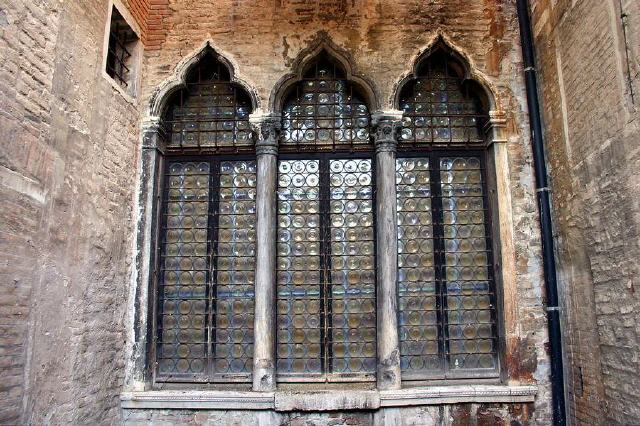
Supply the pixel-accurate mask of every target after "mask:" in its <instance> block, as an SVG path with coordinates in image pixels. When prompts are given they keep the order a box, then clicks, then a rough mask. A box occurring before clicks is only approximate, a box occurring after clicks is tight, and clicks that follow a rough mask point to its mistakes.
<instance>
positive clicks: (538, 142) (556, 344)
mask: <svg viewBox="0 0 640 426" xmlns="http://www.w3.org/2000/svg"><path fill="white" fill-rule="evenodd" d="M516 4H517V9H518V23H519V24H520V41H521V43H522V57H523V60H524V76H525V84H526V89H527V105H528V107H529V124H530V127H531V138H532V142H531V143H532V148H533V164H534V169H535V180H536V193H537V195H538V207H539V210H540V228H541V231H542V260H543V268H544V281H545V289H546V295H547V308H546V309H547V320H548V323H549V324H548V325H549V345H550V348H549V350H550V356H551V390H552V404H553V422H554V425H565V424H566V412H565V399H564V377H563V366H562V335H561V332H560V308H559V306H558V282H557V277H556V262H555V258H554V247H553V233H552V226H551V206H550V202H549V184H548V179H547V166H546V162H545V151H544V142H543V140H542V122H541V117H540V103H539V99H538V81H537V77H536V68H535V57H534V46H533V36H532V34H531V20H530V18H529V2H528V0H516Z"/></svg>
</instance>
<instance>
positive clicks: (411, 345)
mask: <svg viewBox="0 0 640 426" xmlns="http://www.w3.org/2000/svg"><path fill="white" fill-rule="evenodd" d="M396 191H397V212H398V213H397V214H398V290H399V325H400V333H399V337H400V352H401V368H402V371H403V377H404V378H405V379H408V380H410V379H423V378H427V377H442V376H443V375H444V376H446V375H447V374H449V373H450V372H453V371H458V372H463V374H464V372H465V371H469V370H480V371H482V370H484V371H489V372H491V371H495V370H496V367H497V361H496V357H497V355H496V354H497V343H496V325H495V304H494V302H493V300H494V298H495V292H494V285H493V279H492V276H491V275H492V274H491V267H490V264H491V263H490V262H491V259H490V255H491V252H490V245H489V244H488V242H487V218H486V215H485V207H484V198H483V197H484V183H483V177H482V168H481V162H480V159H479V158H478V157H474V156H463V157H454V156H444V155H443V154H441V153H440V154H433V155H432V156H431V157H426V156H425V157H414V158H398V159H397V161H396Z"/></svg>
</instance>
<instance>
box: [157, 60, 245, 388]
mask: <svg viewBox="0 0 640 426" xmlns="http://www.w3.org/2000/svg"><path fill="white" fill-rule="evenodd" d="M248 99H249V98H248V95H247V94H246V93H243V92H242V90H241V89H240V88H239V87H237V86H235V85H234V84H232V83H230V82H229V74H228V72H227V71H226V69H225V68H224V66H223V65H222V64H220V63H219V62H218V61H217V60H216V58H215V57H213V55H212V54H208V55H207V56H205V57H204V58H203V60H202V61H201V62H200V63H199V64H198V65H197V66H196V67H195V68H194V69H193V70H191V71H190V73H189V75H188V77H187V85H186V87H185V88H184V89H182V90H181V91H179V92H178V93H176V94H175V95H174V98H173V99H172V101H171V102H170V105H169V107H168V109H167V112H166V120H165V123H167V125H168V133H167V134H168V146H167V149H166V150H167V160H166V169H165V178H164V186H163V190H162V208H161V211H162V217H161V224H160V238H159V247H158V250H159V252H158V273H157V295H158V296H157V302H156V316H155V320H156V326H155V334H154V339H155V360H156V366H155V369H154V373H155V381H156V382H216V383H224V382H250V380H251V370H252V359H253V340H254V337H253V318H254V305H253V303H254V281H255V276H254V275H255V249H256V247H255V239H256V236H255V223H256V215H255V208H256V206H255V196H256V160H255V153H254V150H253V146H252V144H250V143H248V142H246V143H245V139H244V136H243V135H245V134H247V138H248V139H250V137H249V136H248V132H249V131H248V130H245V129H248V121H247V120H248V114H249V112H250V111H251V104H250V103H249V101H248ZM194 150H201V151H203V152H205V154H206V153H207V152H209V153H214V152H218V153H220V154H219V155H215V156H211V155H197V156H195V155H191V154H192V153H193V152H194ZM225 151H227V152H233V153H234V154H233V155H229V154H225V153H224V152H225Z"/></svg>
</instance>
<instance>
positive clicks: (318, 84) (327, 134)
mask: <svg viewBox="0 0 640 426" xmlns="http://www.w3.org/2000/svg"><path fill="white" fill-rule="evenodd" d="M369 122H370V115H369V110H368V108H367V106H366V104H365V103H364V101H363V100H362V97H361V96H360V95H359V94H358V93H357V91H356V90H354V88H353V85H352V84H351V83H349V82H348V81H347V80H345V79H344V73H343V71H342V70H340V69H338V68H337V67H336V66H335V64H332V63H331V62H329V61H323V60H321V61H319V62H318V63H317V64H315V66H313V67H311V69H310V71H309V72H308V73H307V74H306V75H305V78H304V79H303V81H302V82H300V83H299V84H298V86H296V88H295V91H293V92H292V95H291V96H290V97H289V99H288V100H287V102H286V104H285V107H284V109H283V120H282V124H283V131H282V136H281V142H282V144H281V146H282V148H283V149H284V150H286V149H287V148H295V147H300V146H305V145H306V146H308V147H309V148H312V149H316V150H330V149H332V148H344V147H347V148H349V147H354V146H359V147H361V148H362V147H365V148H366V146H367V145H369V144H370V138H369V124H370V123H369Z"/></svg>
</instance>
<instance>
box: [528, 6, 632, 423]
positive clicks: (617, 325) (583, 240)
mask: <svg viewBox="0 0 640 426" xmlns="http://www.w3.org/2000/svg"><path fill="white" fill-rule="evenodd" d="M533 3H534V4H535V9H534V14H533V17H534V26H535V38H536V42H537V48H538V49H537V51H538V62H539V68H540V76H541V83H542V85H541V96H542V102H543V107H544V120H545V127H546V128H545V136H546V143H547V146H548V159H549V164H550V174H551V182H552V190H553V205H554V219H555V232H556V235H557V243H558V244H557V257H558V268H559V277H560V284H561V288H562V291H563V299H564V304H565V308H566V310H565V315H564V320H565V346H566V356H567V361H568V365H567V374H566V375H567V387H568V398H569V409H570V414H571V417H572V418H573V419H574V421H575V422H576V423H577V424H633V423H635V422H637V419H638V418H640V399H639V397H638V393H637V384H638V383H640V375H639V372H640V360H639V359H638V357H637V354H638V352H639V351H640V335H639V333H638V327H637V324H638V319H639V318H640V297H639V293H638V292H637V291H636V290H637V288H638V285H639V282H638V276H639V272H640V264H639V263H638V258H639V256H640V248H639V246H638V242H639V235H640V214H639V213H640V206H639V204H638V200H639V199H640V197H639V196H640V180H639V178H638V175H637V170H638V166H639V165H640V144H638V138H640V128H639V125H640V123H639V120H638V105H639V103H638V102H639V99H638V97H636V99H635V105H634V104H633V103H632V102H631V96H630V94H631V89H632V88H633V89H634V90H635V91H636V92H637V91H638V87H639V86H640V84H639V83H640V80H639V77H638V70H639V69H640V68H639V67H638V61H639V59H640V57H639V56H638V53H639V46H640V5H639V4H638V2H633V1H623V2H622V5H623V10H622V11H621V10H620V9H619V7H618V2H590V1H558V2H549V1H540V2H533ZM621 12H625V13H626V14H627V16H628V17H627V33H628V34H627V37H628V48H629V63H628V64H627V58H626V52H625V46H624V34H623V32H622V26H621V20H620V15H621ZM627 66H629V69H630V70H631V74H630V75H629V73H628V71H627ZM629 77H631V78H630V79H629ZM629 80H631V82H629Z"/></svg>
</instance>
